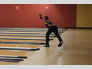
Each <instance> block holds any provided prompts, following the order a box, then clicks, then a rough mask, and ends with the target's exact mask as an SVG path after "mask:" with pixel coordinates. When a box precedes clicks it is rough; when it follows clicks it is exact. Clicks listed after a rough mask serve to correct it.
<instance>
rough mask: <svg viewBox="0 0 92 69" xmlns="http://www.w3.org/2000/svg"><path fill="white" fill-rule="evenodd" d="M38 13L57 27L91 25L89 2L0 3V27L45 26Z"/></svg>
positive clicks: (91, 7)
mask: <svg viewBox="0 0 92 69" xmlns="http://www.w3.org/2000/svg"><path fill="white" fill-rule="evenodd" d="M39 14H42V16H43V17H44V16H49V19H50V20H51V21H52V22H53V23H54V24H55V25H56V26H58V27H59V28H65V27H92V5H91V4H89V5H88V4H0V27H1V28H2V27H3V28H46V27H45V25H44V24H43V23H42V22H41V20H40V18H39Z"/></svg>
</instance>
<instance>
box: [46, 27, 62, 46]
mask: <svg viewBox="0 0 92 69" xmlns="http://www.w3.org/2000/svg"><path fill="white" fill-rule="evenodd" d="M52 32H53V33H54V34H55V36H56V37H57V38H58V40H59V42H61V41H62V38H61V37H60V36H59V34H58V28H57V27H56V26H51V27H50V28H49V29H48V31H47V33H46V45H48V44H49V35H50V34H51V33H52Z"/></svg>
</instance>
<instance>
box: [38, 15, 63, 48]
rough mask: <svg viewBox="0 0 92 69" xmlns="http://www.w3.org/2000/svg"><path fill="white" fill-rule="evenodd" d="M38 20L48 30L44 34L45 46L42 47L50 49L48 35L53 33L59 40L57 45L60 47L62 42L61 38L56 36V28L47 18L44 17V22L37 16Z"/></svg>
mask: <svg viewBox="0 0 92 69" xmlns="http://www.w3.org/2000/svg"><path fill="white" fill-rule="evenodd" d="M39 17H40V19H41V20H42V22H43V23H44V24H45V26H46V27H47V28H48V31H47V33H46V45H45V46H44V47H50V45H49V35H50V34H51V33H52V32H54V34H55V36H56V37H57V38H58V40H59V44H58V47H60V46H62V43H63V40H62V38H61V37H60V36H59V34H58V28H57V26H55V25H54V24H53V23H52V22H51V21H50V20H49V17H48V16H44V20H43V18H42V15H41V14H39Z"/></svg>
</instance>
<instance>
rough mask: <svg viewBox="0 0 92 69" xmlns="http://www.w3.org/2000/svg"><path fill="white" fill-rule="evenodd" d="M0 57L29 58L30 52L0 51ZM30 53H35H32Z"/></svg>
mask: <svg viewBox="0 0 92 69" xmlns="http://www.w3.org/2000/svg"><path fill="white" fill-rule="evenodd" d="M0 52H1V53H0V55H11V56H28V55H27V54H28V53H29V51H17V50H16V51H15V50H0ZM30 53H33V52H32V51H30Z"/></svg>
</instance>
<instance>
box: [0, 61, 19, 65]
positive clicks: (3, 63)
mask: <svg viewBox="0 0 92 69" xmlns="http://www.w3.org/2000/svg"><path fill="white" fill-rule="evenodd" d="M16 64H17V63H11V62H0V65H16Z"/></svg>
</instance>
